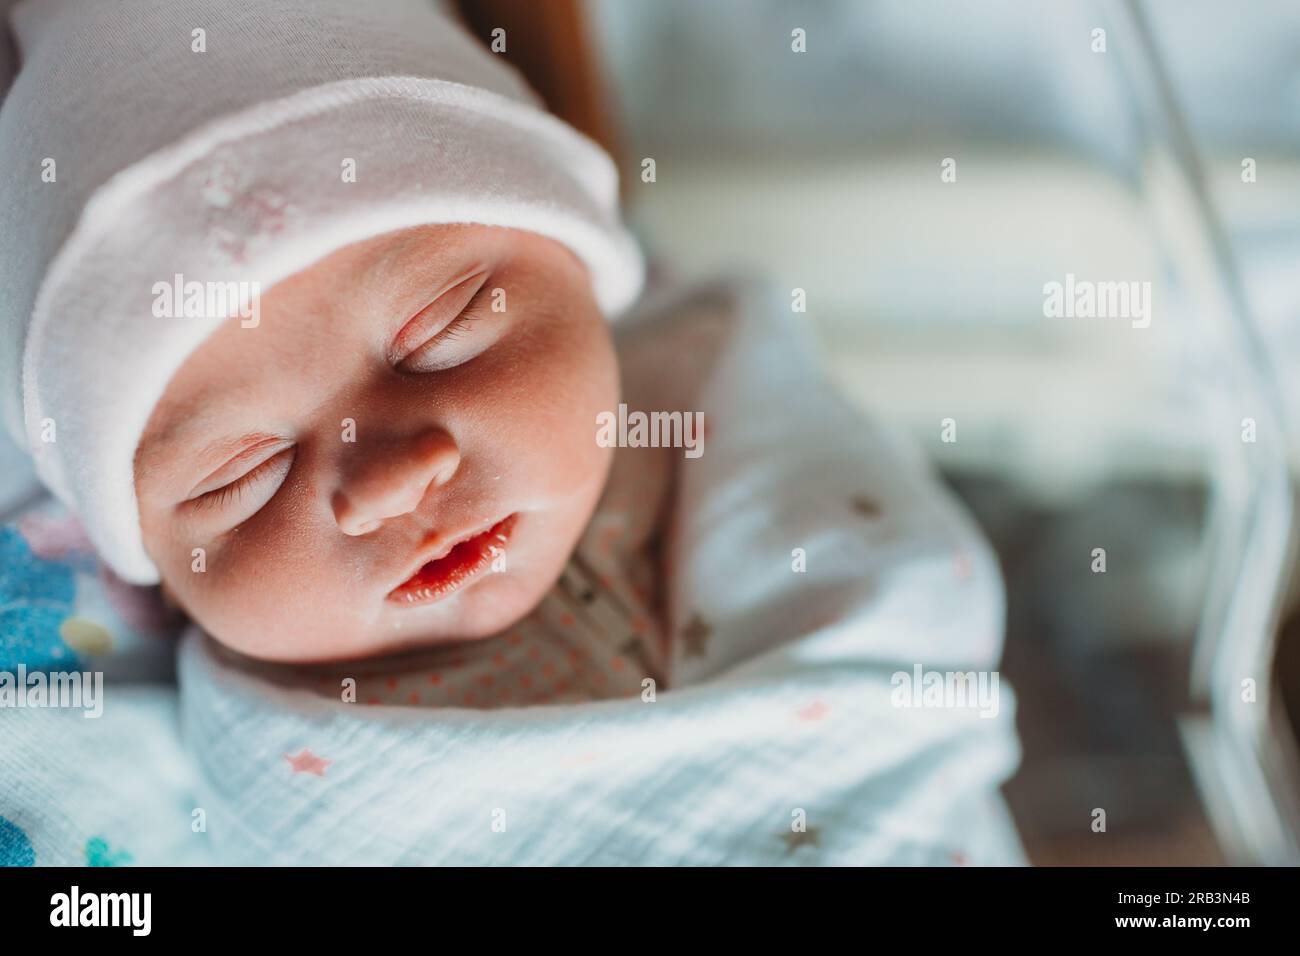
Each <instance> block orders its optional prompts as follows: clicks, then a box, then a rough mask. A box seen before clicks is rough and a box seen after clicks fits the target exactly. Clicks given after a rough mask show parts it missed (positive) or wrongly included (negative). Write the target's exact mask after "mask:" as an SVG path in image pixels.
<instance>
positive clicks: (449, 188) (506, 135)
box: [23, 77, 644, 584]
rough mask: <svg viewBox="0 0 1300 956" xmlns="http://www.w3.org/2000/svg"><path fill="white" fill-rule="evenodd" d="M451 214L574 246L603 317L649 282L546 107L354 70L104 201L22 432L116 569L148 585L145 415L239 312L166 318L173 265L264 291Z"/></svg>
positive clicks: (189, 274) (55, 310)
mask: <svg viewBox="0 0 1300 956" xmlns="http://www.w3.org/2000/svg"><path fill="white" fill-rule="evenodd" d="M349 160H351V161H352V163H351V164H350V165H349V164H348V163H347V161H349ZM345 169H346V170H348V171H350V172H352V173H354V175H344V172H345ZM455 222H467V223H481V224H486V225H499V226H506V227H510V228H515V229H522V230H526V231H530V232H535V233H538V234H541V235H544V236H547V237H549V238H552V239H555V240H557V241H559V242H561V243H563V244H565V245H567V246H568V247H569V248H570V249H571V250H572V251H573V252H574V253H575V254H576V255H577V256H578V258H579V259H580V260H582V261H583V262H584V263H585V264H586V265H587V267H588V270H589V272H590V274H591V279H592V287H593V292H594V295H595V298H596V300H597V302H598V303H599V305H600V307H601V309H602V310H603V311H604V313H605V314H606V316H607V317H610V318H613V317H616V316H617V315H618V314H619V313H621V312H623V311H624V310H625V309H626V308H627V307H628V306H630V305H631V304H632V302H633V300H634V299H635V298H636V296H637V294H638V293H639V291H640V289H641V285H642V282H643V276H644V262H643V260H642V257H641V253H640V251H639V249H638V247H637V245H636V243H635V241H634V240H633V238H632V237H631V236H630V235H629V234H628V233H627V232H626V231H625V230H624V228H623V226H622V225H621V222H620V219H619V215H618V177H617V172H616V170H615V169H614V166H613V163H612V162H611V161H610V159H609V157H608V156H607V155H606V154H605V153H604V152H603V151H602V150H601V149H600V148H599V147H598V146H597V145H596V144H595V143H593V142H592V141H591V140H589V139H587V138H586V137H584V136H582V135H581V134H580V133H578V132H576V131H575V130H573V129H572V128H571V127H569V126H567V125H566V124H564V123H563V122H561V121H560V120H558V119H556V118H554V117H553V116H550V115H549V114H547V113H545V112H543V111H541V110H538V109H535V108H533V107H530V106H528V105H525V104H522V103H519V102H516V101H514V100H511V99H508V98H506V97H503V96H501V95H498V94H496V93H492V92H489V91H486V90H482V89H479V88H477V87H471V86H465V85H462V84H459V83H453V82H448V81H444V80H431V79H422V78H410V77H392V78H379V79H365V80H348V81H343V82H340V83H335V84H329V85H326V86H320V87H315V88H313V89H310V90H306V91H304V92H302V93H298V94H295V95H293V96H291V97H287V98H285V99H282V100H278V101H273V102H269V103H264V104H261V105H259V106H258V107H256V108H254V109H251V110H249V111H247V112H243V113H239V114H235V115H233V116H228V117H223V118H222V119H221V120H219V121H217V122H215V123H213V124H210V125H208V126H205V127H202V128H200V129H197V130H195V131H194V132H193V133H191V134H189V135H188V136H186V137H184V138H183V139H181V140H179V141H177V142H176V143H174V144H172V145H171V146H169V147H167V148H166V149H164V150H161V151H158V152H156V153H153V154H151V155H150V156H148V157H147V158H146V159H144V160H143V161H141V162H138V163H136V164H134V165H133V166H131V167H129V168H127V169H125V170H123V171H122V172H120V173H118V174H117V175H116V176H115V177H113V178H112V179H110V180H109V181H108V182H107V183H106V184H105V185H104V186H103V187H101V189H100V190H98V191H97V192H96V194H95V195H94V196H93V197H92V198H91V200H90V201H89V202H88V203H87V204H86V206H85V208H84V210H83V212H82V215H81V218H80V220H79V221H78V223H77V226H76V228H75V229H74V230H73V232H72V234H71V236H70V237H69V239H68V241H67V243H66V244H65V245H64V247H63V248H62V249H61V250H60V252H59V254H58V255H57V256H56V258H55V259H54V261H53V263H52V264H51V267H50V269H49V271H48V272H47V274H46V277H45V280H44V282H43V283H42V285H41V288H40V291H39V293H38V295H37V298H36V303H35V306H34V309H33V313H32V319H31V323H30V325H29V331H28V337H27V342H26V345H25V350H24V355H23V407H24V418H25V422H24V424H25V428H26V432H27V435H26V437H27V445H28V448H29V450H30V451H31V453H32V456H33V458H34V460H35V463H36V467H37V471H38V473H39V474H40V476H41V478H42V479H43V480H44V481H45V483H46V484H47V485H48V486H49V488H50V489H51V490H52V491H53V493H54V494H55V495H56V496H57V497H58V498H59V499H60V500H61V501H63V502H64V503H65V504H66V505H68V507H70V508H71V509H72V510H73V511H74V512H76V513H77V515H78V516H79V517H80V518H81V521H82V523H83V525H84V526H85V528H86V532H87V535H88V536H89V538H90V540H91V541H92V542H93V543H94V544H95V546H96V548H97V549H98V551H99V553H100V556H101V557H102V558H103V559H104V561H105V562H106V563H107V564H108V565H109V566H110V567H111V568H113V570H114V571H115V572H116V573H117V574H118V575H119V576H121V577H122V578H124V579H125V580H127V581H130V582H133V583H138V584H148V583H155V582H157V581H158V571H157V568H156V567H155V565H154V563H153V562H152V561H151V560H150V558H149V556H148V555H147V553H146V552H145V549H144V545H143V540H142V536H141V531H140V520H139V508H138V504H137V501H136V495H135V482H134V468H133V463H134V457H135V451H136V446H137V445H138V443H139V440H140V436H141V435H142V433H143V431H144V427H145V425H146V423H147V421H148V418H149V415H150V413H151V412H152V410H153V408H154V406H155V404H156V403H157V402H158V400H159V398H161V396H162V394H163V391H164V389H165V388H166V386H167V383H168V381H169V380H170V378H171V377H172V375H173V374H174V373H175V371H176V370H177V368H179V367H180V365H181V363H182V362H184V360H185V359H186V357H187V356H188V355H189V354H190V353H191V352H193V351H194V349H195V348H197V347H198V346H199V345H200V344H201V343H202V342H203V340H204V339H205V338H206V337H207V336H208V335H210V334H211V333H212V332H213V331H214V330H215V329H216V328H217V327H218V326H219V325H220V323H221V322H222V321H223V320H226V319H227V318H228V317H229V315H230V314H231V313H232V312H233V311H235V309H237V308H238V307H239V306H237V305H235V304H234V303H231V306H232V308H230V309H228V310H227V311H226V312H225V313H224V314H213V315H203V316H202V317H191V316H186V315H185V314H184V313H182V314H181V315H164V316H159V315H156V314H155V304H156V300H157V297H158V293H157V292H156V291H155V287H156V286H157V285H158V284H159V283H164V284H166V285H168V286H170V285H173V283H174V282H176V281H177V277H178V276H179V277H181V281H183V282H191V281H197V282H200V283H204V284H205V285H206V284H211V285H212V286H217V287H221V286H224V287H226V288H231V289H235V288H244V289H247V288H259V289H261V290H265V289H269V288H270V287H271V286H272V285H273V284H274V283H276V282H278V281H280V280H281V279H284V278H287V277H288V276H290V275H292V274H294V273H295V272H299V271H301V270H302V269H304V268H305V267H307V266H309V265H310V264H312V263H313V262H316V261H317V260H319V259H321V258H323V257H324V256H326V255H328V254H329V253H330V252H332V251H334V250H336V249H338V248H340V247H341V246H344V245H347V244H350V243H353V242H358V241H361V240H363V239H366V238H369V237H372V236H376V235H381V234H383V233H386V232H391V231H394V230H397V229H403V228H408V227H412V226H417V225H423V224H436V223H455ZM238 283H244V285H243V286H238V285H237V284H238ZM254 283H256V285H253V284H254ZM232 284H234V285H232Z"/></svg>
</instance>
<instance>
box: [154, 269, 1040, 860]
mask: <svg viewBox="0 0 1300 956" xmlns="http://www.w3.org/2000/svg"><path fill="white" fill-rule="evenodd" d="M782 311H784V312H785V315H784V316H782V315H781V313H782ZM643 312H644V313H645V316H644V318H645V322H646V324H645V325H644V326H641V328H640V329H636V328H634V329H633V330H632V331H629V332H627V333H625V334H627V335H635V334H637V332H638V331H641V330H644V329H650V330H652V334H650V335H649V336H648V337H643V338H641V339H639V340H637V342H636V346H635V349H634V350H633V351H635V352H637V353H638V354H640V355H642V356H643V357H644V356H650V357H651V358H661V357H662V356H661V354H657V351H656V350H661V352H662V354H670V355H675V356H676V357H677V360H678V361H677V364H676V365H674V366H669V365H665V364H663V363H662V362H661V361H659V362H656V363H654V367H657V368H658V369H659V370H660V374H659V378H660V382H659V385H660V386H661V388H662V390H661V391H659V392H658V393H657V394H656V395H654V396H653V397H652V398H651V400H653V401H657V402H662V404H660V405H658V406H657V407H659V408H661V409H675V410H681V411H692V412H693V411H700V412H702V413H703V415H704V421H705V423H706V425H705V435H706V440H705V445H704V450H703V454H701V455H700V456H699V457H697V458H693V459H692V458H687V457H686V455H685V454H684V453H683V455H682V460H681V461H680V462H679V463H678V465H677V468H676V472H675V482H674V490H673V498H672V503H671V507H670V510H669V513H668V516H667V520H666V525H665V528H664V540H663V542H662V547H663V554H664V562H663V563H664V569H663V579H662V581H661V588H662V594H663V597H664V601H665V604H664V611H665V614H664V618H665V621H666V631H665V634H664V638H665V640H664V644H663V651H664V656H663V659H662V660H661V661H660V662H659V667H658V670H657V672H656V674H655V676H654V677H649V678H648V681H650V683H647V682H645V681H643V682H642V692H641V693H640V694H633V695H631V696H619V697H611V698H606V699H602V700H596V701H586V702H567V703H550V704H544V705H533V706H525V707H510V706H507V707H497V708H494V709H491V710H484V709H477V708H475V707H471V706H456V705H454V704H453V705H447V706H436V707H425V706H397V705H395V704H396V702H394V704H389V703H381V704H380V705H379V706H364V701H363V700H356V701H352V700H349V699H346V696H347V695H346V694H343V693H340V684H334V683H331V684H328V685H326V686H321V685H320V683H319V680H318V675H315V674H311V675H310V676H309V672H307V671H304V670H302V669H293V668H282V667H273V666H268V665H254V664H252V663H248V662H242V661H241V660H240V659H238V658H237V657H236V656H235V655H233V654H230V653H228V652H224V651H221V650H220V649H218V647H217V646H216V645H215V644H214V643H213V642H212V641H211V640H210V639H208V638H206V637H205V636H204V635H203V634H202V633H201V632H199V631H198V630H197V629H192V630H191V631H190V632H189V633H188V634H187V636H186V638H185V639H184V641H183V644H182V647H181V651H180V662H179V677H180V687H181V715H182V723H183V730H184V740H185V741H186V743H187V745H188V748H189V750H190V752H191V753H192V754H193V755H194V757H195V759H196V761H197V763H198V765H199V767H200V776H201V786H200V793H199V801H200V803H201V804H202V807H203V809H204V814H205V818H206V823H207V836H208V838H209V839H210V841H211V847H212V850H213V852H214V853H215V854H216V856H217V858H219V859H222V860H227V861H232V862H247V863H282V864H408V863H409V864H437V863H464V864H492V863H498V864H499V863H507V864H525V865H527V864H555V863H562V864H563V863H568V864H587V863H603V864H625V863H627V864H722V863H725V864H744V863H753V864H771V863H783V862H792V863H819V864H936V863H937V864H950V863H963V862H972V863H1012V862H1018V861H1019V859H1020V856H1019V849H1018V844H1017V842H1016V840H1015V837H1014V833H1013V831H1011V830H1010V828H1009V827H1008V826H1007V823H1006V817H1005V811H1004V809H1003V807H1002V804H1001V801H1000V799H999V798H998V796H997V792H996V791H997V787H998V785H999V784H1000V783H1001V781H1002V780H1004V779H1005V777H1006V776H1007V775H1008V774H1009V772H1010V771H1011V770H1012V769H1013V767H1014V765H1015V763H1016V760H1017V756H1018V749H1017V744H1016V739H1015V735H1014V729H1013V702H1012V695H1011V692H1010V689H1009V688H1008V687H1007V686H1006V684H1005V683H1002V682H1001V681H1000V680H999V678H998V675H997V673H996V671H995V670H994V668H995V667H996V662H997V656H998V653H999V649H1000V640H1001V633H1002V624H1003V621H1002V614H1003V605H1002V598H1001V588H1000V583H999V578H998V573H997V570H996V563H995V559H994V557H993V556H992V555H991V553H990V552H989V551H988V549H987V547H986V546H985V545H984V544H983V542H982V540H981V539H980V537H979V535H978V534H977V533H976V531H975V530H974V529H973V527H972V526H971V525H970V524H969V523H968V521H967V519H966V518H965V517H964V515H963V514H962V513H961V512H960V510H959V509H958V508H957V507H956V506H955V505H954V503H953V502H952V501H951V500H950V499H949V498H948V497H947V496H946V495H945V494H944V493H943V492H942V490H941V489H940V488H939V487H938V486H937V484H936V483H935V480H934V479H933V478H932V477H931V476H930V475H929V474H928V473H927V472H926V470H925V468H924V466H923V464H922V463H921V462H920V461H919V460H917V459H916V458H914V457H913V456H912V455H911V454H909V453H908V452H907V451H906V450H905V449H903V448H902V447H900V446H898V445H897V444H896V443H895V442H894V441H892V440H891V439H890V438H889V437H887V436H886V434H885V433H884V432H883V431H881V430H880V429H878V428H877V427H875V426H872V425H870V424H869V423H867V422H865V421H863V420H862V419H861V418H860V417H859V416H858V415H857V414H855V413H854V412H853V410H851V409H850V408H848V407H847V406H846V405H845V404H844V403H843V402H842V401H841V400H840V399H839V398H838V397H837V396H836V395H835V394H834V393H833V391H831V390H830V389H829V388H828V387H827V386H826V385H825V384H824V383H822V382H821V380H820V379H819V377H818V375H817V374H816V372H815V369H814V366H813V365H812V364H811V361H810V359H809V358H808V356H807V354H806V350H805V344H804V343H802V342H801V341H800V340H799V337H798V336H797V335H796V334H795V333H794V330H793V328H792V324H791V321H790V317H789V314H788V305H786V304H785V302H784V297H783V296H781V295H780V294H779V293H776V292H774V291H773V290H771V289H766V288H762V287H758V286H745V287H738V286H728V287H723V286H719V287H716V288H713V289H708V290H696V291H695V292H694V293H693V294H692V295H691V296H689V297H687V298H686V299H676V300H671V301H660V302H658V303H655V302H651V303H647V304H646V305H645V306H644V308H643ZM656 313H661V314H656ZM674 319H675V320H674ZM710 336H712V337H713V338H712V341H713V344H714V345H718V344H719V343H721V345H720V347H719V348H716V349H714V350H713V351H712V353H710V349H709V347H708V345H709V343H708V342H707V341H704V340H706V339H708V338H709V337H710ZM710 354H712V355H713V356H714V357H713V358H711V359H709V360H707V361H704V360H702V359H700V358H699V357H700V356H707V355H710ZM693 364H694V365H697V366H699V367H697V368H695V369H694V373H695V374H694V375H692V374H691V366H692V365H693ZM668 369H671V373H670V374H666V373H665V370H668ZM489 640H490V641H491V640H497V639H496V638H490V639H489ZM383 666H387V667H391V671H390V672H389V673H390V676H391V678H392V679H393V680H394V681H397V680H406V679H409V678H410V676H411V671H410V665H409V664H408V663H404V662H403V661H400V660H394V661H392V662H391V663H388V662H385V663H384V664H383ZM345 672H346V669H345V670H344V673H345ZM375 673H376V672H375V670H374V666H373V662H372V665H371V666H370V667H369V668H368V669H367V674H368V675H370V676H372V677H373V676H374V675H375Z"/></svg>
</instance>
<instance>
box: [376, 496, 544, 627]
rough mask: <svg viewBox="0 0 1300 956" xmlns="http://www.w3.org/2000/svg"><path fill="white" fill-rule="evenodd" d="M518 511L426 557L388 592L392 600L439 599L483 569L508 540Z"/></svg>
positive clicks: (411, 602) (419, 601)
mask: <svg viewBox="0 0 1300 956" xmlns="http://www.w3.org/2000/svg"><path fill="white" fill-rule="evenodd" d="M518 517H519V516H518V515H514V514H512V515H510V516H508V517H506V518H503V519H502V520H501V521H498V522H497V523H496V524H494V525H493V526H492V527H491V528H489V529H488V530H487V531H484V532H481V533H480V534H476V535H474V536H473V537H472V538H467V539H466V540H464V541H461V542H460V543H459V544H457V545H456V546H455V547H453V548H452V549H451V550H450V551H448V552H447V553H446V554H445V555H443V556H442V557H440V558H435V559H434V560H432V561H427V562H425V563H424V564H422V565H420V567H419V568H418V569H417V570H416V572H415V573H414V574H412V575H411V576H410V577H409V578H407V579H406V580H405V581H403V582H402V583H401V584H399V585H398V586H397V587H395V588H394V589H393V590H392V591H390V592H389V594H388V600H389V601H392V602H394V603H395V604H404V605H418V604H432V603H433V602H434V601H441V600H442V599H443V598H445V597H447V596H448V595H449V594H451V593H453V592H454V591H459V590H460V589H461V588H462V587H464V586H465V585H467V584H469V583H470V582H471V581H472V580H473V579H474V578H477V577H478V576H479V575H480V574H482V573H483V572H484V571H486V570H487V569H488V568H489V567H490V566H491V564H492V561H493V559H495V558H496V557H498V556H499V555H500V554H502V553H503V552H504V550H505V547H506V544H507V543H508V542H509V540H510V532H511V531H512V530H514V526H515V522H516V520H517V519H518Z"/></svg>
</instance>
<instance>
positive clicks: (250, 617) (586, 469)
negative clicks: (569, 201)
mask: <svg viewBox="0 0 1300 956" xmlns="http://www.w3.org/2000/svg"><path fill="white" fill-rule="evenodd" d="M618 400H619V380H618V372H617V366H616V364H615V358H614V351H613V347H612V344H611V338H610V333H609V330H608V327H607V325H606V323H605V320H604V317H603V316H602V315H601V311H600V309H599V307H598V305H597V303H596V301H595V300H594V298H593V295H592V291H591V281H590V277H589V275H588V273H587V269H586V267H585V266H584V265H583V264H582V263H581V262H580V261H579V260H578V259H577V258H576V257H575V256H574V255H573V254H572V253H571V252H570V251H569V250H568V249H566V248H565V247H564V246H562V245H560V244H559V243H557V242H555V241H553V240H549V239H546V238H543V237H541V236H539V235H536V234H533V233H528V232H523V231H519V230H514V229H503V228H499V227H490V226H475V225H440V226H426V227H419V228H414V229H409V230H404V231H400V232H396V233H390V234H387V235H384V236H380V237H377V238H374V239H369V240H366V241H363V242H360V243H356V244H353V245H349V246H347V247H345V248H343V249H341V250H339V251H337V252H335V253H333V254H331V255H329V256H327V257H326V258H324V259H322V260H321V261H320V262H318V263H316V264H314V265H312V266H310V267H308V268H307V269H305V270H303V271H302V272H300V273H298V274H296V275H294V276H292V277H291V278H289V279H286V280H284V281H282V282H280V283H278V284H277V285H276V286H274V287H273V288H272V289H271V290H270V291H269V292H268V293H267V294H266V295H265V296H264V297H263V299H262V302H261V314H260V320H259V322H258V324H257V325H256V326H255V327H251V328H250V327H245V324H244V323H241V322H239V321H237V320H232V321H228V322H226V323H225V324H223V325H222V327H221V328H220V329H219V330H218V331H217V332H215V333H214V334H213V335H212V336H210V337H209V338H208V339H207V340H206V341H205V342H204V343H203V344H202V345H201V346H200V347H199V348H198V349H197V350H196V351H195V352H194V353H193V354H191V355H190V356H189V357H188V358H187V359H186V361H185V362H184V364H183V365H182V366H181V367H180V369H179V370H178V371H177V372H176V374H175V375H174V376H173V378H172V380H171V381H170V383H169V384H168V386H167V390H166V393H165V394H164V396H163V397H162V399H161V400H160V401H159V403H158V405H157V406H156V408H155V409H154V411H153V414H152V416H151V417H150V419H149V423H148V427H147V428H146V429H145V432H144V435H143V437H142V439H141V442H140V446H139V449H138V452H137V456H136V468H135V480H136V490H137V496H138V499H139V502H140V519H141V528H142V530H143V534H144V543H145V547H146V550H147V551H148V553H149V555H150V557H151V558H152V559H153V560H154V561H155V563H156V564H157V566H158V568H159V570H160V572H161V574H162V578H163V582H164V584H165V586H166V587H167V588H168V590H169V592H170V593H171V594H172V595H173V596H174V598H175V599H176V601H177V602H178V603H179V604H181V605H182V606H183V607H184V608H185V609H186V610H187V611H188V612H189V613H190V615H191V616H192V617H193V618H195V619H196V620H198V621H201V622H202V623H203V625H204V627H205V628H206V629H207V630H208V631H209V633H210V634H212V635H213V636H214V637H216V638H217V639H219V640H221V641H222V642H224V643H225V644H227V645H228V646H230V647H232V648H235V649H237V650H240V651H242V652H244V653H246V654H248V655H251V656H255V657H259V658H267V659H274V660H280V661H309V660H326V659H333V658H351V657H362V656H369V655H374V654H379V653H382V652H385V651H390V650H395V649H403V648H409V647H414V646H421V645H427V644H431V643H435V642H441V641H448V640H455V639H464V638H476V637H482V636H484V635H488V634H493V633H497V632H500V631H503V630H505V629H506V628H508V627H509V626H510V625H511V624H513V623H515V622H516V621H517V620H518V619H519V618H520V617H522V616H523V615H524V614H525V613H527V612H528V611H529V610H531V609H532V608H533V607H534V606H535V605H537V604H538V603H539V602H540V601H541V599H542V596H543V594H544V593H545V592H546V591H547V590H548V589H549V588H550V587H551V586H552V585H553V584H554V583H555V581H556V579H557V578H558V576H559V574H560V571H561V569H562V567H563V566H564V563H565V561H566V559H567V558H568V556H569V554H570V552H571V551H572V550H573V548H574V546H575V545H576V543H577V541H578V536H579V534H580V533H581V532H582V531H583V529H584V528H585V527H586V525H587V523H588V521H589V520H590V518H591V515H592V511H593V509H594V507H595V504H596V501H597V498H598V497H599V495H600V493H601V489H602V487H603V485H604V483H605V478H606V475H607V473H608V470H609V465H610V458H611V450H610V449H608V448H603V447H601V446H600V445H599V444H597V442H596V440H595V436H596V420H597V415H598V414H599V413H600V412H601V411H602V410H608V409H611V408H614V407H615V406H616V405H617V402H618ZM195 549H202V554H203V559H202V562H201V563H200V564H199V565H198V567H199V568H200V571H198V572H196V570H195V567H196V564H195V557H194V554H195Z"/></svg>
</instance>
